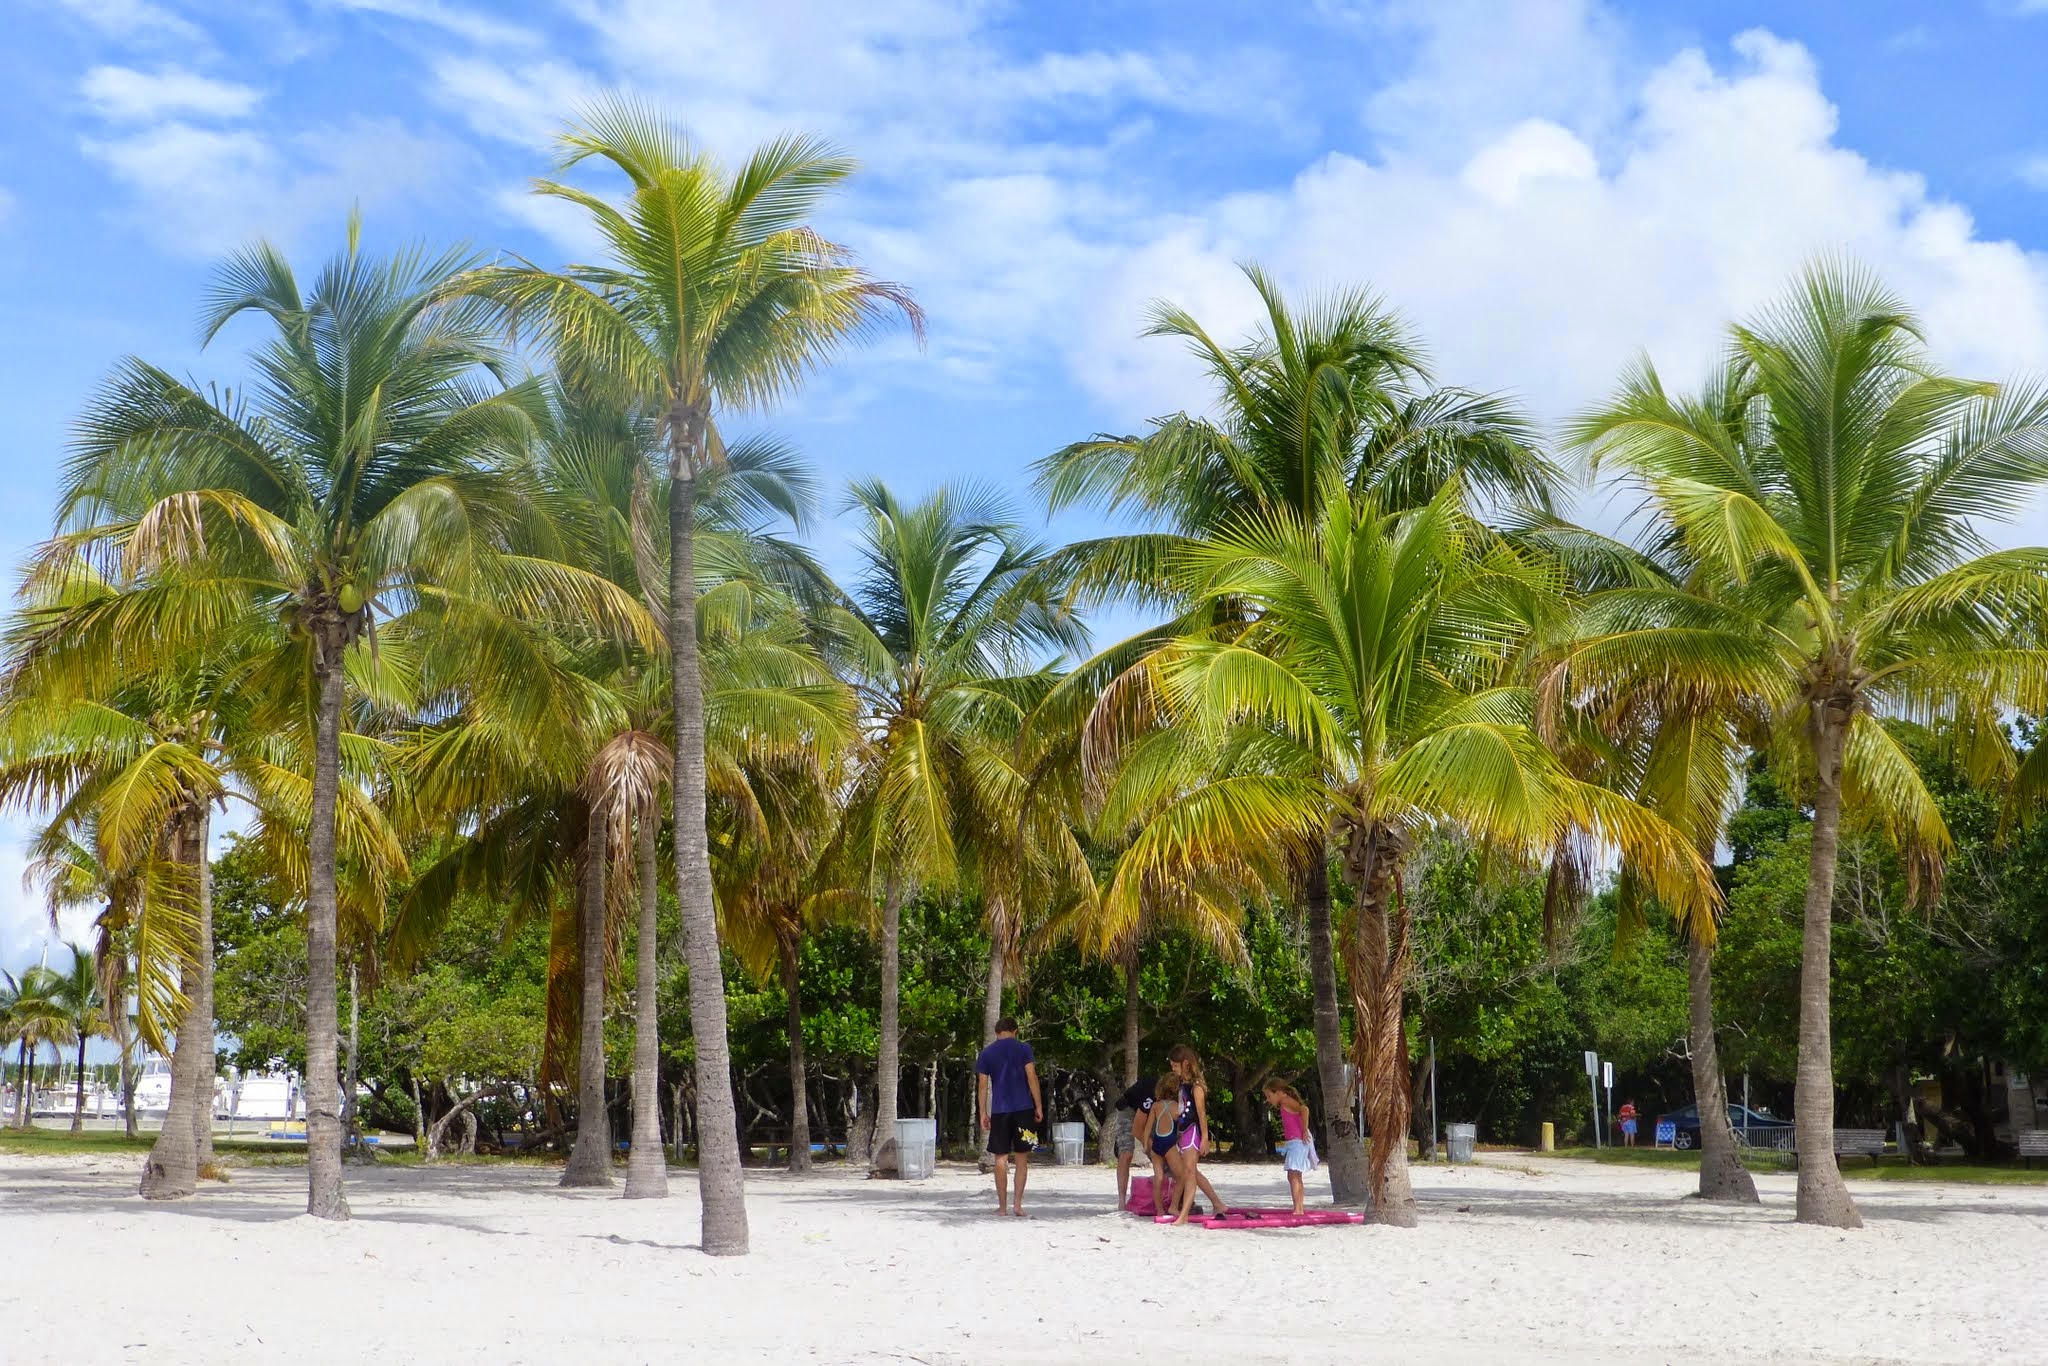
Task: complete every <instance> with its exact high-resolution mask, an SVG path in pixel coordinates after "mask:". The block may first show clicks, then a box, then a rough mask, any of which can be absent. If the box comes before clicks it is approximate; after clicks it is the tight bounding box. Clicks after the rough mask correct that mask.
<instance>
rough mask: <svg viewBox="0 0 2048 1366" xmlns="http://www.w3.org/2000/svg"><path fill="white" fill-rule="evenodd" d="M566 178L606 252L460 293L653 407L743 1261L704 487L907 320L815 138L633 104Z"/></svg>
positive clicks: (680, 854)
mask: <svg viewBox="0 0 2048 1366" xmlns="http://www.w3.org/2000/svg"><path fill="white" fill-rule="evenodd" d="M561 149H562V155H561V161H560V166H561V169H564V170H566V169H568V168H570V167H573V166H575V165H576V164H578V163H580V162H582V161H585V160H588V159H591V158H596V159H598V160H600V161H604V162H607V163H609V164H610V165H611V166H612V167H613V168H615V169H617V170H618V171H621V172H623V173H624V174H625V176H626V178H627V180H628V181H629V183H630V191H629V194H628V197H627V200H626V202H625V204H624V205H623V206H620V205H615V204H613V203H611V202H610V201H608V200H606V199H604V198H603V197H601V196H599V195H597V194H594V193H591V192H589V191H586V190H581V189H577V188H575V187H573V186H570V185H566V184H563V183H561V182H558V181H540V182H538V183H537V184H536V185H535V189H536V191H537V192H539V193H541V194H546V195H550V196H553V197H555V198H559V199H563V200H566V201H567V202H569V203H570V204H572V205H574V206H576V207H577V208H580V209H582V210H583V211H584V212H585V213H586V214H588V215H589V216H590V218H591V220H592V222H593V224H594V225H595V227H596V228H597V230H598V232H599V233H600V234H601V236H602V237H603V239H604V242H605V246H606V249H607V253H608V256H609V260H608V262H607V263H605V264H601V265H587V266H571V267H569V268H568V269H566V270H564V271H562V272H560V273H554V272H550V271H546V270H542V269H540V268H538V267H535V266H529V265H523V264H521V265H511V266H500V267H494V268H492V269H490V270H486V271H480V272H476V273H474V274H472V275H471V276H469V277H468V278H467V279H466V280H465V281H464V282H463V283H462V288H465V289H468V290H471V291H473V292H475V293H476V294H478V295H480V296H482V297H485V298H488V299H491V300H494V301H496V302H497V303H499V304H500V305H502V306H503V307H504V308H505V309H506V310H507V311H508V313H509V314H510V316H511V317H512V318H513V319H514V320H515V321H517V322H520V323H523V324H526V325H530V326H531V327H532V328H533V329H534V330H535V331H536V332H537V333H539V335H541V336H542V337H543V338H544V339H545V340H546V342H547V344H548V347H549V350H550V352H551V353H552V355H553V357H554V360H555V364H556V365H557V367H558V368H559V369H560V370H561V371H562V373H563V375H564V376H565V377H566V378H568V379H569V380H570V381H572V382H573V383H575V384H577V385H591V386H595V387H599V388H608V389H610V390H612V391H613V392H616V393H617V394H619V395H620V396H621V397H622V398H623V399H624V400H625V401H626V402H627V404H628V405H629V406H631V407H634V408H636V409H639V410H642V411H645V412H646V413H647V414H648V415H649V416H650V417H651V418H652V419H653V420H654V421H655V422H656V424H657V425H658V428H659V430H660V433H661V435H662V437H663V438H664V440H665V441H666V444H667V448H668V458H669V479H670V483H671V485H672V487H673V489H674V490H676V491H678V492H677V494H676V496H672V497H671V498H670V499H669V509H668V512H669V516H668V524H669V526H668V529H669V565H668V571H669V579H668V585H667V587H668V601H667V603H666V606H667V609H668V621H669V632H668V635H669V639H670V641H671V642H672V643H673V649H674V651H675V657H674V667H673V668H672V669H671V670H670V675H671V677H670V686H671V691H672V697H671V706H672V708H673V710H674V716H675V734H674V745H675V762H674V768H675V777H674V783H673V800H674V811H675V849H676V886H677V900H678V902H679V904H680V906H681V910H682V920H683V937H684V945H685V953H686V954H687V956H688V959H689V967H690V974H689V976H690V1020H691V1028H692V1031H693V1033H694V1035H695V1038H696V1045H697V1106H698V1124H697V1129H698V1132H699V1133H700V1134H702V1135H704V1136H705V1139H706V1142H705V1143H704V1144H703V1145H701V1147H700V1153H699V1166H698V1184H699V1188H700V1190H701V1191H702V1192H703V1200H704V1215H703V1219H704V1250H705V1251H706V1252H708V1253H711V1254H713V1255H734V1254H740V1253H744V1252H745V1251H746V1250H747V1224H746V1204H745V1192H744V1189H743V1186H742V1173H741V1170H740V1153H739V1137H738V1130H737V1124H736V1115H735V1111H734V1108H733V1098H732V1078H731V1076H730V1062H729V1056H730V1049H729V1045H728V1042H727V1038H726V1024H725V994H724V978H723V976H722V974H721V971H720V962H719V944H718V923H717V914H716V909H715V906H714V901H713V895H712V886H711V869H710V861H709V853H708V850H707V845H706V835H705V824H704V822H705V800H706V798H705V772H704V694H703V682H702V676H701V673H700V669H699V662H698V659H697V649H696V635H695V632H694V630H693V629H692V624H693V623H694V621H695V619H696V608H695V598H696V591H697V582H696V579H697V571H696V560H695V546H694V543H693V539H692V536H693V530H694V527H693V514H694V513H695V511H696V503H697V500H696V498H695V496H694V493H693V489H694V487H695V484H696V482H697V481H698V480H700V479H703V478H705V477H706V476H708V475H710V474H712V473H713V472H714V471H715V470H716V469H717V468H718V467H719V465H720V463H721V462H722V461H723V459H724V456H725V451H726V446H725V440H724V437H723V435H722V434H721V432H720V429H719V425H718V422H719V418H720V416H721V414H722V413H723V412H724V411H726V410H728V409H730V410H735V411H744V410H746V409H750V408H760V407H764V406H767V405H768V404H770V403H772V402H773V401H774V400H776V399H778V398H780V397H782V396H783V395H784V394H786V393H788V392H789V391H790V390H792V389H793V388H794V387H795V386H796V384H797V383H798V381H799V380H800V379H801V378H802V377H803V376H804V375H805V374H807V373H808V372H809V371H810V370H811V369H813V368H814V367H815V366H817V365H819V364H821V363H822V362H824V361H825V360H826V359H828V358H829V357H830V356H831V355H832V354H833V353H834V352H835V351H836V350H838V348H839V347H840V346H841V345H843V344H844V343H846V342H847V341H850V340H853V339H855V338H857V337H858V336H860V335H861V334H862V333H864V332H866V331H867V330H869V329H870V328H872V327H873V326H874V325H875V324H876V323H877V322H878V321H879V320H880V319H881V317H882V315H883V313H884V312H885V311H886V310H889V309H897V310H900V311H902V312H903V313H904V314H905V315H906V316H907V317H908V318H909V319H910V320H911V322H912V324H913V326H914V327H918V328H920V329H921V325H922V320H921V316H920V315H919V314H918V312H917V310H916V308H915V306H914V305H913V304H912V303H911V302H910V299H909V297H908V295H907V294H906V293H905V292H904V291H902V290H901V289H899V288H897V287H896V286H893V285H889V284H885V283H883V282H880V281H877V280H874V279H872V278H870V277H869V276H868V275H867V274H866V273H865V272H864V271H862V270H861V269H860V268H859V267H857V266H856V265H854V264H853V261H852V258H851V256H850V255H849V253H848V252H847V251H846V250H845V249H844V248H843V247H840V246H838V245H837V244H835V243H833V242H830V241H828V240H826V239H825V238H824V237H822V236H820V235H819V234H818V233H817V231H816V230H815V229H814V228H812V227H811V226H810V225H809V223H808V221H807V220H808V218H809V217H810V215H811V214H812V213H813V212H814V211H815V209H816V207H817V205H818V203H819V201H820V200H821V199H822V198H823V196H824V195H825V194H826V193H827V192H828V191H830V190H831V189H833V188H834V187H835V186H837V185H838V184H839V182H841V181H843V180H844V179H845V178H846V177H847V176H848V175H849V174H851V172H852V170H853V164H852V162H851V161H849V160H848V159H847V158H845V157H843V156H841V155H839V154H838V153H836V152H835V151H833V150H832V149H831V148H829V147H827V146H825V145H824V144H822V143H819V142H815V141H812V140H809V139H804V138H783V139H779V140H777V141H774V142H771V143H768V144H766V145H764V146H762V147H761V148H759V149H757V150H756V151H755V152H754V153H753V154H752V155H751V156H749V157H748V158H747V160H746V161H745V162H743V163H742V164H741V165H740V166H739V167H738V168H736V169H728V168H727V167H726V166H724V165H723V164H721V163H720V162H719V161H718V160H717V158H715V157H714V156H712V155H711V154H710V153H709V152H707V151H705V150H704V149H702V148H701V147H699V146H698V145H696V144H695V143H694V142H692V141H691V140H690V139H689V138H688V137H686V136H684V135H683V134H681V133H680V132H678V131H677V130H675V129H674V128H673V127H672V126H671V125H669V124H668V123H666V122H665V121H664V120H662V119H661V118H659V117H658V116H656V115H655V114H653V113H652V112H651V111H649V110H646V109H644V108H642V107H640V106H637V105H635V104H632V103H630V102H626V101H623V100H615V101H612V102H609V103H605V104H601V105H598V106H596V107H594V108H593V109H591V110H590V111H589V112H588V114H587V115H586V116H585V117H584V118H583V119H582V120H581V121H580V122H579V123H578V124H577V125H575V126H573V127H571V128H570V129H569V130H568V131H566V132H565V133H564V134H563V135H562V138H561Z"/></svg>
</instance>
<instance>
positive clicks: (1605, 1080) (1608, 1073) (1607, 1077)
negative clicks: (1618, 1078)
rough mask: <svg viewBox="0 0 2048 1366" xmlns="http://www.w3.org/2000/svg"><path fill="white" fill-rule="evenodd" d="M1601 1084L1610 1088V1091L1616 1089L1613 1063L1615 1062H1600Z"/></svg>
mask: <svg viewBox="0 0 2048 1366" xmlns="http://www.w3.org/2000/svg"><path fill="white" fill-rule="evenodd" d="M1600 1084H1601V1085H1602V1086H1604V1087H1606V1088H1607V1089H1608V1090H1610V1091H1612V1090H1613V1089H1614V1064H1613V1063H1611V1062H1603V1063H1601V1064H1600Z"/></svg>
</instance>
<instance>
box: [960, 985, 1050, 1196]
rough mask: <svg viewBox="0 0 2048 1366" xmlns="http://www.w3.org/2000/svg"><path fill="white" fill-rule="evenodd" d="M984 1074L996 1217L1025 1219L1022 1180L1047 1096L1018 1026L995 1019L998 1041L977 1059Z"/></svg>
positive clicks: (983, 1101)
mask: <svg viewBox="0 0 2048 1366" xmlns="http://www.w3.org/2000/svg"><path fill="white" fill-rule="evenodd" d="M974 1070H975V1071H976V1072H977V1073H979V1074H980V1076H979V1082H978V1087H977V1089H978V1090H979V1092H980V1095H981V1127H982V1129H983V1130H984V1131H985V1132H986V1133H987V1134H988V1150H989V1153H990V1155H991V1156H993V1157H994V1158H995V1160H996V1213H997V1214H1014V1215H1016V1216H1017V1217H1018V1218H1019V1219H1021V1218H1023V1217H1024V1182H1025V1180H1026V1179H1027V1178H1028V1177H1029V1176H1030V1174H1031V1150H1032V1149H1033V1148H1035V1147H1037V1146H1038V1128H1039V1126H1040V1125H1041V1124H1043V1123H1045V1097H1044V1095H1043V1093H1041V1092H1040V1091H1039V1089H1038V1063H1037V1061H1036V1058H1035V1056H1034V1055H1033V1054H1032V1052H1031V1045H1030V1044H1028V1043H1025V1042H1024V1041H1023V1040H1022V1039H1020V1038H1018V1037H1017V1022H1016V1021H1015V1020H1013V1019H1011V1018H1010V1017H1009V1016H1007V1015H1005V1016H1004V1017H1003V1018H1002V1019H1000V1020H997V1021H996V1037H995V1041H994V1042H993V1043H991V1044H989V1046H988V1047H987V1048H984V1049H982V1050H981V1056H979V1057H977V1058H976V1059H975V1060H974ZM1013 1157H1014V1158H1015V1159H1016V1161H1017V1189H1016V1195H1015V1198H1014V1199H1013V1198H1012V1197H1011V1193H1010V1183H1009V1180H1008V1177H1009V1175H1010V1159H1011V1158H1013Z"/></svg>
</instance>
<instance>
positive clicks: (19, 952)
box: [0, 820, 95, 973]
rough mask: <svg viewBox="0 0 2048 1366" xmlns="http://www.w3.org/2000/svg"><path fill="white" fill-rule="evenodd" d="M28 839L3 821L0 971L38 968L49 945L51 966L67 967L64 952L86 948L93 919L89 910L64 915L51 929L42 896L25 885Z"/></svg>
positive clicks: (23, 830) (23, 828) (17, 824)
mask: <svg viewBox="0 0 2048 1366" xmlns="http://www.w3.org/2000/svg"><path fill="white" fill-rule="evenodd" d="M29 833H30V832H29V830H28V827H27V826H26V825H23V824H22V823H20V822H18V821H13V820H9V821H0V968H4V969H6V970H7V971H9V972H14V973H19V972H20V971H21V970H22V968H24V967H33V966H35V964H36V963H37V962H38V961H39V959H40V958H41V955H42V952H43V948H44V946H45V945H48V946H49V947H50V957H51V960H52V965H53V966H56V967H62V966H64V965H65V964H67V963H69V962H70V961H71V958H70V955H69V954H67V953H65V952H64V950H63V949H62V947H60V946H61V945H62V944H64V943H85V942H87V936H88V935H89V934H90V932H91V929H92V921H93V916H94V914H95V912H94V911H93V909H92V908H91V907H85V908H82V909H79V910H74V911H66V912H65V913H64V914H63V915H62V917H60V918H59V920H58V923H57V927H56V928H55V930H54V931H53V930H52V929H51V926H50V911H49V908H48V906H47V905H45V904H44V902H43V898H42V894H41V892H40V891H39V890H36V889H33V888H30V887H28V886H26V885H24V883H23V881H22V874H23V872H24V871H25V870H26V869H27V867H28V857H27V854H26V853H25V852H24V850H25V849H26V847H27V844H28V838H29Z"/></svg>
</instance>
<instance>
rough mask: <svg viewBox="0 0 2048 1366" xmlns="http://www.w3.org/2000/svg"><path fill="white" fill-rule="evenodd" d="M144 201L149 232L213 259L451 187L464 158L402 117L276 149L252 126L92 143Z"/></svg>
mask: <svg viewBox="0 0 2048 1366" xmlns="http://www.w3.org/2000/svg"><path fill="white" fill-rule="evenodd" d="M83 146H84V148H85V151H86V153H87V154H88V155H89V156H92V157H94V158H95V159H97V160H99V161H101V162H103V163H104V164H105V165H106V167H107V169H108V171H109V172H110V173H111V174H112V175H113V177H114V179H115V180H116V181H118V182H119V183H121V184H122V185H123V186H125V187H126V188H127V189H128V191H129V192H130V194H131V195H132V196H133V197H134V201H135V208H136V220H137V226H138V227H139V229H140V230H141V231H142V232H144V233H145V234H147V235H148V236H149V237H150V238H152V239H153V240H155V241H156V242H157V243H158V244H159V245H161V246H163V247H164V248H165V249H167V250H170V251H172V252H176V253H179V254H182V255H190V256H198V257H210V256H216V255H218V254H220V253H221V252H223V251H226V250H228V249H230V248H232V247H235V246H238V245H240V244H242V243H243V242H246V241H248V240H249V239H250V238H253V237H257V236H264V237H269V238H272V239H276V240H282V241H289V240H290V239H291V238H293V237H294V236H296V235H297V234H298V233H300V232H301V231H303V230H304V229H306V228H309V227H315V226H319V227H334V226H336V225H338V224H339V223H340V222H341V221H342V218H343V215H345V214H346V213H347V212H348V209H349V207H350V206H351V205H352V204H360V205H361V206H362V207H363V209H364V210H365V211H366V212H368V211H373V210H375V209H376V208H377V207H378V206H379V205H381V204H386V203H390V202H392V201H394V200H401V199H403V198H405V197H407V196H410V195H415V194H423V193H428V192H430V191H432V190H433V189H435V188H436V187H439V186H442V185H444V184H445V183H446V172H447V170H448V168H449V166H450V164H451V162H452V161H453V160H454V154H453V153H452V152H451V151H450V149H449V148H448V147H447V146H445V145H444V144H443V143H441V142H438V141H436V140H434V139H431V138H427V137H422V136H420V135H418V134H415V133H413V132H410V131H409V130H407V129H406V128H405V127H404V126H403V125H402V124H400V123H398V122H397V121H396V120H392V119H364V120H358V121H356V122H353V123H350V124H347V125H344V126H340V127H333V128H323V129H316V130H313V131H310V132H306V133H301V134H297V135H295V136H293V137H291V138H289V139H286V140H283V141H281V142H280V141H273V140H272V139H270V138H268V137H266V136H265V135H263V134H261V133H259V132H256V131H255V130H253V129H249V128H233V129H215V128H200V127H196V126H194V125H192V124H190V123H185V122H180V121H172V122H169V123H162V124H157V125H154V126H151V127H149V128H146V129H142V130H140V131H137V132H134V133H129V134H123V135H121V136H117V137H109V138H87V139H85V140H84V143H83Z"/></svg>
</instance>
